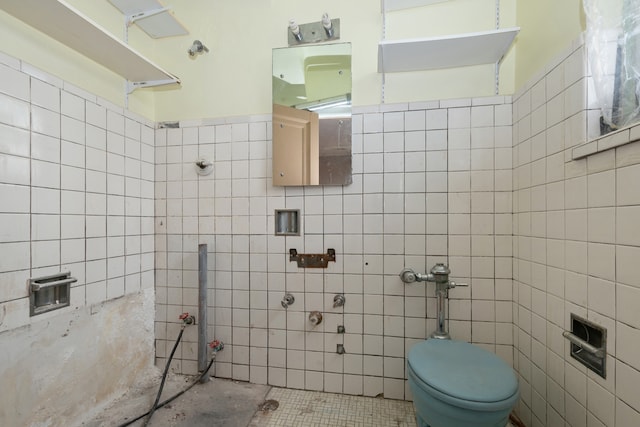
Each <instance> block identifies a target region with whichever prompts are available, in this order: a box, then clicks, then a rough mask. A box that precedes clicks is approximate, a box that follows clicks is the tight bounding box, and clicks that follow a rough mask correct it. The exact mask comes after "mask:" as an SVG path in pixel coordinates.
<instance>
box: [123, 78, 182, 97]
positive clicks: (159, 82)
mask: <svg viewBox="0 0 640 427" xmlns="http://www.w3.org/2000/svg"><path fill="white" fill-rule="evenodd" d="M173 83H180V80H178V79H162V80H147V81H143V82H130V81H127V93H128V94H129V93H132V92H133V91H134V90H136V89H142V88H145V87H154V86H163V85H170V84H173Z"/></svg>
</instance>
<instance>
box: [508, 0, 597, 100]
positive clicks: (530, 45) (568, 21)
mask: <svg viewBox="0 0 640 427" xmlns="http://www.w3.org/2000/svg"><path fill="white" fill-rule="evenodd" d="M517 21H518V25H519V26H520V27H522V30H521V31H520V35H519V36H518V38H517V41H516V45H515V48H516V50H517V53H518V54H517V60H516V79H515V87H516V89H517V88H519V87H520V86H522V85H523V84H525V83H526V82H527V81H528V80H529V79H530V78H532V77H533V76H534V75H536V74H537V73H538V72H540V70H542V69H543V67H544V66H545V65H546V64H547V63H548V62H549V61H550V60H551V59H553V57H554V56H556V55H557V54H559V53H560V52H562V51H563V50H565V49H567V47H568V46H569V45H570V43H571V42H572V41H574V40H575V39H576V38H577V37H578V36H579V35H580V34H581V33H582V32H583V31H584V30H585V29H586V26H585V25H586V24H585V17H584V10H583V8H582V0H561V1H558V0H517Z"/></svg>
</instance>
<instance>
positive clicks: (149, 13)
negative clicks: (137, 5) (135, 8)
mask: <svg viewBox="0 0 640 427" xmlns="http://www.w3.org/2000/svg"><path fill="white" fill-rule="evenodd" d="M170 10H171V8H168V7H161V8H159V9H152V10H145V11H144V12H139V13H135V14H133V15H127V16H126V23H127V27H130V26H132V25H133V24H134V23H135V22H136V21H137V20H139V19H142V18H147V17H149V16H154V15H158V14H160V13H164V12H168V11H170Z"/></svg>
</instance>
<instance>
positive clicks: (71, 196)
mask: <svg viewBox="0 0 640 427" xmlns="http://www.w3.org/2000/svg"><path fill="white" fill-rule="evenodd" d="M14 65H15V68H12V66H5V65H2V66H0V81H2V82H3V83H2V86H1V87H0V100H1V102H0V140H1V141H2V142H0V200H2V203H1V204H0V217H1V219H2V221H1V223H2V224H1V225H0V312H2V313H5V315H3V316H2V317H3V321H2V322H0V332H3V331H6V330H8V329H11V328H14V327H19V326H23V325H25V324H28V323H29V322H31V320H33V319H38V318H37V317H36V318H29V316H28V305H29V303H28V294H27V292H26V288H25V286H24V283H25V282H26V280H27V279H28V278H29V277H32V276H37V275H43V274H50V273H53V272H57V271H62V270H69V271H71V274H72V276H74V277H76V278H77V279H78V282H77V283H75V284H74V285H73V290H72V294H71V306H70V307H69V308H65V309H62V311H70V310H73V309H74V308H75V307H79V306H84V305H90V304H95V303H101V302H104V301H106V300H108V299H111V298H117V297H119V296H122V295H124V294H125V293H134V292H139V291H140V290H141V289H143V288H152V287H153V286H154V281H153V274H154V272H153V268H154V266H153V263H152V262H151V263H150V262H149V261H148V259H149V258H150V257H152V254H153V251H154V247H153V243H152V242H153V239H154V230H153V227H152V224H153V217H154V212H153V197H154V194H153V180H154V176H153V172H152V171H153V169H152V168H153V164H154V158H153V123H151V122H149V121H147V120H145V119H142V118H139V117H136V116H135V115H133V114H131V113H128V112H125V111H123V110H122V109H119V108H117V107H115V106H113V105H111V104H109V103H107V102H105V101H103V100H101V99H98V98H97V97H95V96H92V95H90V94H88V93H84V92H83V91H79V90H76V89H75V88H73V87H72V86H68V85H67V86H65V85H64V84H63V82H62V81H60V80H59V79H57V78H54V77H52V76H49V75H48V74H47V73H46V72H44V71H41V70H36V69H34V68H33V67H31V66H29V65H28V64H23V63H21V62H20V61H16V63H15V64H14ZM35 76H38V77H35ZM67 88H68V89H69V90H67ZM85 118H86V122H85ZM107 118H109V120H107ZM125 122H126V123H127V124H128V127H127V129H126V131H127V133H126V136H127V140H126V147H127V150H125V151H123V148H124V147H125V144H124V136H125V128H124V123H125ZM107 123H114V125H112V126H111V127H110V128H109V131H110V133H113V135H117V137H116V138H114V139H117V140H121V141H122V142H123V144H122V146H121V147H117V148H118V149H117V153H112V152H111V151H113V150H112V147H111V146H107V145H106V144H105V135H106V131H107V129H106V128H107ZM119 124H120V125H119ZM142 147H146V148H142ZM141 151H144V152H145V153H146V156H145V157H141V155H140V153H141ZM116 154H120V156H118V157H116ZM125 164H126V165H127V167H126V168H125V167H124V165H125ZM145 170H150V171H151V173H149V172H147V173H145V174H143V173H142V172H143V171H145ZM106 171H108V172H109V173H108V174H105V172H106ZM116 195H119V197H116ZM125 205H126V208H125ZM141 206H147V207H146V208H145V209H144V210H142V209H140V207H141ZM106 218H109V222H108V223H109V224H111V223H112V222H113V221H120V222H121V223H122V224H124V223H125V222H126V223H127V224H134V225H133V226H131V227H127V229H126V230H125V228H124V227H121V228H120V229H119V230H116V231H113V232H110V234H109V236H114V238H117V239H120V246H121V249H120V250H113V248H112V243H113V242H111V240H109V241H107V238H106V231H107V227H106V224H107V221H106ZM143 241H145V242H147V243H146V244H145V245H141V242H143ZM149 241H150V242H151V244H149V243H148V242H149ZM125 249H126V255H127V258H126V259H125V258H124V257H122V256H123V255H125ZM151 259H152V258H151ZM142 260H144V262H142ZM125 263H126V268H125ZM107 277H108V279H109V280H108V281H106V280H105V279H107ZM18 305H19V306H20V309H19V310H16V307H18ZM52 315H55V314H53V313H52Z"/></svg>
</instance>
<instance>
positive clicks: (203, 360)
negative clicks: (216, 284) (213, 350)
mask: <svg viewBox="0 0 640 427" xmlns="http://www.w3.org/2000/svg"><path fill="white" fill-rule="evenodd" d="M205 369H207V244H206V243H202V244H200V245H198V371H200V372H204V370H205ZM207 381H208V378H207V377H206V375H205V376H203V377H202V378H200V382H201V383H204V382H207Z"/></svg>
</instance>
